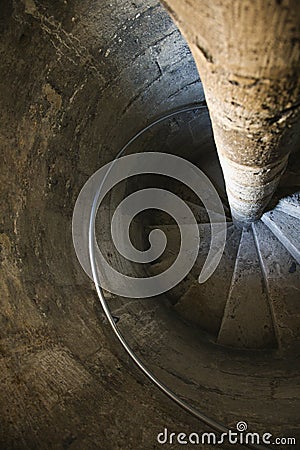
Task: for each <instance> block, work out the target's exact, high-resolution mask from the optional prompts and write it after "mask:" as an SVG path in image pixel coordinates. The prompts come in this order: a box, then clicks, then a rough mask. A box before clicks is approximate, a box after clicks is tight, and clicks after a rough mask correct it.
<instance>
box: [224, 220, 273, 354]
mask: <svg viewBox="0 0 300 450" xmlns="http://www.w3.org/2000/svg"><path fill="white" fill-rule="evenodd" d="M217 341H218V343H219V344H222V345H229V346H235V347H239V348H249V349H251V348H253V349H259V348H266V347H276V346H277V339H276V335H275V332H274V326H273V317H272V313H271V309H270V304H269V299H268V294H267V290H266V285H265V282H264V278H263V275H262V271H261V265H260V261H259V256H258V253H257V248H256V244H255V240H254V236H253V231H252V229H251V228H250V229H248V230H246V229H243V232H242V236H241V241H240V246H239V250H238V254H237V259H236V263H235V268H234V273H233V277H232V282H231V286H230V290H229V295H228V299H227V303H226V307H225V311H224V316H223V320H222V324H221V327H220V331H219V335H218V339H217Z"/></svg>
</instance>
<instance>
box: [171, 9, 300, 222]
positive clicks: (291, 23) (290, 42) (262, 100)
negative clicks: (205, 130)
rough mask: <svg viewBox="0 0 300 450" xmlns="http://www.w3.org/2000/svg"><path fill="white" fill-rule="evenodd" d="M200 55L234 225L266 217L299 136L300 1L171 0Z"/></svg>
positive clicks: (174, 14)
mask: <svg viewBox="0 0 300 450" xmlns="http://www.w3.org/2000/svg"><path fill="white" fill-rule="evenodd" d="M162 3H163V4H164V5H165V7H166V8H167V10H168V11H169V13H170V15H171V16H172V17H173V19H174V21H175V22H176V24H177V25H178V27H179V29H180V30H181V32H182V34H183V35H184V36H185V38H186V40H187V42H188V44H189V46H190V49H191V51H192V53H193V55H194V58H195V61H196V64H197V67H198V70H199V74H200V77H201V80H202V82H203V87H204V91H205V95H206V100H207V105H208V108H209V112H210V117H211V121H212V126H213V132H214V137H215V142H216V146H217V150H218V155H219V159H220V162H221V165H222V168H223V172H224V177H225V182H226V189H227V194H228V198H229V202H230V207H231V212H232V215H233V218H234V220H235V221H236V222H237V223H239V224H241V225H247V224H249V223H251V222H253V221H256V220H258V219H259V218H260V216H261V215H262V213H263V211H264V209H265V207H266V205H267V204H268V202H269V200H270V199H271V197H272V194H273V193H274V190H275V189H276V187H277V184H278V182H279V180H280V176H281V174H282V173H283V172H284V170H285V167H286V164H287V161H288V157H289V154H290V152H291V151H292V150H293V146H295V145H296V142H297V141H298V137H299V128H300V127H299V111H300V107H299V102H300V98H299V97H300V95H299V93H300V82H299V70H300V52H299V43H300V27H299V23H300V2H299V1H298V0H277V1H276V0H201V1H200V0H163V1H162Z"/></svg>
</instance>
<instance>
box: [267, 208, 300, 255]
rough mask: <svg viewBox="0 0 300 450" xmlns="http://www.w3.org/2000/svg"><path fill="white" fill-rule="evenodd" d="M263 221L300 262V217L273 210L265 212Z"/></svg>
mask: <svg viewBox="0 0 300 450" xmlns="http://www.w3.org/2000/svg"><path fill="white" fill-rule="evenodd" d="M262 221H263V222H264V224H265V225H267V227H268V228H269V229H270V230H271V231H272V233H274V234H275V236H276V237H277V239H278V240H279V241H280V242H281V243H282V244H283V245H284V247H285V248H286V249H287V250H288V251H289V252H290V254H291V255H292V256H293V258H294V259H295V260H296V261H297V262H298V264H300V239H299V233H300V219H297V218H296V217H293V216H291V215H289V214H286V213H283V212H282V211H277V210H273V211H270V212H267V213H265V214H264V215H263V216H262Z"/></svg>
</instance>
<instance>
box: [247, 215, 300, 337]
mask: <svg viewBox="0 0 300 450" xmlns="http://www.w3.org/2000/svg"><path fill="white" fill-rule="evenodd" d="M253 229H254V234H255V238H256V242H257V247H258V249H259V253H260V258H261V264H262V267H263V271H264V274H265V278H266V283H267V287H268V292H269V298H270V301H271V307H272V309H273V314H274V323H275V324H276V330H277V335H278V338H279V342H280V344H281V345H282V346H286V345H287V346H294V345H298V346H299V340H300V320H299V319H300V265H299V264H298V263H297V262H296V261H295V260H294V258H293V257H292V256H291V254H290V253H289V252H288V251H287V250H286V248H285V247H284V246H283V245H282V244H281V243H280V242H279V241H278V239H277V238H276V237H275V236H274V234H273V233H272V232H271V231H270V230H269V229H268V228H267V227H266V225H264V224H263V223H262V222H261V221H260V222H258V223H256V224H255V225H254V226H253ZM296 342H298V344H296Z"/></svg>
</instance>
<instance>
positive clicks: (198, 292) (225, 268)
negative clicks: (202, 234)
mask: <svg viewBox="0 0 300 450" xmlns="http://www.w3.org/2000/svg"><path fill="white" fill-rule="evenodd" d="M240 236H241V230H238V229H233V232H232V233H231V235H230V237H229V239H228V240H227V242H226V245H225V249H224V252H223V255H222V259H221V261H220V263H219V265H218V267H217V269H216V271H215V272H214V273H213V275H212V276H211V277H210V278H209V279H208V280H207V281H206V282H205V283H202V284H199V283H198V281H197V280H196V281H195V282H194V283H193V284H192V285H191V286H190V288H189V289H188V290H187V291H185V292H184V294H183V296H182V297H181V298H180V299H179V301H178V303H177V304H176V310H177V311H178V312H179V313H180V314H181V315H182V316H183V317H185V318H186V319H187V320H189V321H191V322H193V323H195V324H197V325H199V326H200V327H201V328H202V329H204V330H206V331H208V332H211V333H213V334H217V333H218V331H219V328H220V325H221V321H222V317H223V314H224V308H225V305H226V300H227V297H228V292H229V288H230V285H231V279H232V274H233V270H234V267H235V260H236V254H237V251H238V247H239V242H240ZM198 264H199V263H198ZM202 264H203V262H202Z"/></svg>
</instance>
